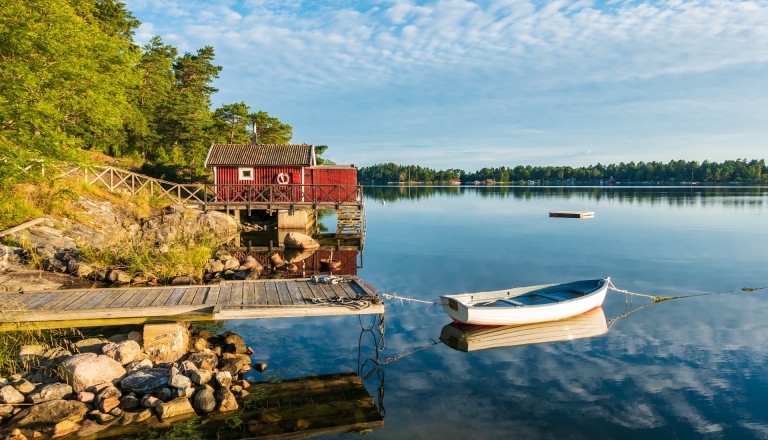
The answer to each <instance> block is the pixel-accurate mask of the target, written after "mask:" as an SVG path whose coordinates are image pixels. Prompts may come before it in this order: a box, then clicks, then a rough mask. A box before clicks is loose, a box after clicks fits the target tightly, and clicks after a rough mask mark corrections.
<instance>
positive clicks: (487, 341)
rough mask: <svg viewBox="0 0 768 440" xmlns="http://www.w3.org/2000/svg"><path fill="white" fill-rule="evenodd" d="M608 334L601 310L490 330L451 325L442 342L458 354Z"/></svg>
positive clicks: (480, 326)
mask: <svg viewBox="0 0 768 440" xmlns="http://www.w3.org/2000/svg"><path fill="white" fill-rule="evenodd" d="M607 332H608V325H607V323H606V321H605V313H603V309H602V307H598V308H596V309H594V310H591V311H589V312H587V313H583V314H581V315H577V316H574V317H571V318H568V319H561V320H559V321H549V322H539V323H536V324H525V325H504V326H498V327H489V326H482V325H467V324H456V323H451V324H448V325H446V326H445V327H443V329H442V331H441V332H440V340H441V341H443V343H444V344H445V345H447V346H449V347H451V348H453V349H454V350H456V351H465V352H470V351H479V350H489V349H494V348H502V347H514V346H519V345H530V344H543V343H547V342H558V341H572V340H575V339H582V338H591V337H594V336H600V335H604V334H606V333H607Z"/></svg>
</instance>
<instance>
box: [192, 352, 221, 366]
mask: <svg viewBox="0 0 768 440" xmlns="http://www.w3.org/2000/svg"><path fill="white" fill-rule="evenodd" d="M187 360H188V361H190V362H192V363H193V364H195V366H196V367H197V368H200V366H201V365H202V362H203V361H206V362H208V364H209V365H212V366H213V365H217V364H218V363H219V357H218V356H216V353H214V352H212V351H211V350H203V351H201V352H198V353H192V354H190V355H189V357H187Z"/></svg>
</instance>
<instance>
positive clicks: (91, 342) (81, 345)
mask: <svg viewBox="0 0 768 440" xmlns="http://www.w3.org/2000/svg"><path fill="white" fill-rule="evenodd" d="M107 342H108V341H107V340H106V339H103V338H87V339H83V340H81V341H77V342H75V348H76V349H77V351H78V352H80V353H96V354H102V353H103V351H101V349H102V347H104V345H106V344H107Z"/></svg>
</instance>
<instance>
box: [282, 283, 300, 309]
mask: <svg viewBox="0 0 768 440" xmlns="http://www.w3.org/2000/svg"><path fill="white" fill-rule="evenodd" d="M285 284H286V287H287V288H288V293H289V294H290V295H291V300H293V303H294V304H304V297H303V296H301V292H299V286H298V285H297V284H296V283H295V282H293V283H285Z"/></svg>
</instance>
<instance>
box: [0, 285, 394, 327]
mask: <svg viewBox="0 0 768 440" xmlns="http://www.w3.org/2000/svg"><path fill="white" fill-rule="evenodd" d="M0 301H2V302H1V303H0V310H1V311H2V316H1V317H0V329H3V330H8V329H13V328H18V327H29V326H30V324H32V325H31V326H34V327H58V326H64V325H61V324H66V326H72V327H87V326H94V325H105V324H108V323H110V322H109V321H114V322H113V323H129V322H130V323H138V322H148V321H168V320H174V321H177V320H210V319H250V318H281V317H297V316H321V315H347V314H373V313H384V305H383V304H382V303H381V301H379V300H378V297H377V296H376V295H375V293H374V290H373V288H371V287H370V286H368V285H367V284H365V283H363V282H362V281H360V280H359V279H358V278H357V277H352V276H350V277H342V278H341V282H339V283H338V284H325V283H319V282H315V281H314V280H312V279H306V278H305V279H283V280H254V281H224V282H221V283H219V284H215V285H190V286H162V287H132V286H124V287H111V288H106V289H76V290H56V291H48V292H37V293H21V294H6V295H2V296H0Z"/></svg>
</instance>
